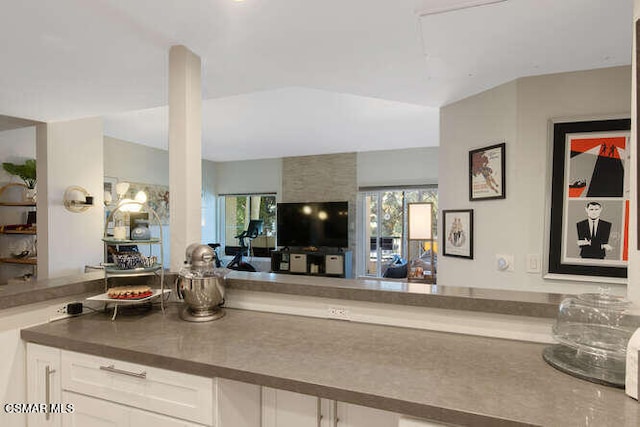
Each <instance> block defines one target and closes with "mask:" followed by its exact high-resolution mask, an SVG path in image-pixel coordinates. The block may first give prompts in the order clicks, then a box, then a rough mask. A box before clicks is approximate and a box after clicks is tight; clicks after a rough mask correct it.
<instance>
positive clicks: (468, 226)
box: [442, 209, 473, 259]
mask: <svg viewBox="0 0 640 427" xmlns="http://www.w3.org/2000/svg"><path fill="white" fill-rule="evenodd" d="M442 236H443V237H444V245H443V249H442V255H444V256H454V257H459V258H468V259H473V209H464V210H443V211H442Z"/></svg>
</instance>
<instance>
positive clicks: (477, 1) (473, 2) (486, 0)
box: [416, 0, 507, 17]
mask: <svg viewBox="0 0 640 427" xmlns="http://www.w3.org/2000/svg"><path fill="white" fill-rule="evenodd" d="M505 1H507V0H470V1H467V2H464V3H458V4H457V5H455V6H451V7H445V8H439V9H438V8H433V9H424V10H419V11H417V12H416V14H417V15H418V16H420V17H423V16H428V15H438V14H440V13H447V12H453V11H456V10H462V9H470V8H472V7H478V6H488V5H490V4H496V3H503V2H505Z"/></svg>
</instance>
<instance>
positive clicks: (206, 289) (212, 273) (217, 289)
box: [176, 244, 226, 322]
mask: <svg viewBox="0 0 640 427" xmlns="http://www.w3.org/2000/svg"><path fill="white" fill-rule="evenodd" d="M186 257H187V264H186V265H185V267H184V268H183V269H182V270H180V273H179V275H178V278H177V279H176V290H177V294H178V296H179V298H181V299H183V300H184V303H185V306H184V308H183V309H182V311H181V312H180V317H181V318H182V319H183V320H187V321H190V322H206V321H210V320H216V319H219V318H221V317H222V316H224V310H223V309H222V308H221V306H222V304H224V281H225V275H226V270H224V269H216V268H214V267H213V266H214V262H215V252H214V251H213V249H211V248H210V247H209V246H207V245H200V244H192V245H189V247H188V248H187V253H186Z"/></svg>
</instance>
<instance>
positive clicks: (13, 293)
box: [0, 271, 640, 323]
mask: <svg viewBox="0 0 640 427" xmlns="http://www.w3.org/2000/svg"><path fill="white" fill-rule="evenodd" d="M175 277H176V274H175V273H168V272H167V273H165V286H166V287H168V288H171V287H172V286H173V283H174V280H175ZM127 280H128V282H131V279H127ZM226 286H227V287H228V288H229V289H239V290H248V291H254V292H271V293H280V294H288V295H301V296H312V297H321V298H335V299H342V300H350V301H367V302H375V303H386V304H397V305H408V306H418V307H431V308H442V309H450V310H462V311H472V312H484V313H494V314H507V315H516V316H529V317H537V318H547V319H553V318H555V317H556V315H557V313H558V305H559V304H560V302H561V301H562V300H563V299H564V298H565V297H566V296H567V295H564V294H554V293H542V292H523V291H512V290H497V289H482V288H469V287H458V286H440V285H431V284H425V283H414V282H407V281H404V280H388V279H387V280H384V279H382V280H377V279H340V278H331V277H317V276H316V277H314V276H301V275H291V274H275V273H249V272H243V271H231V272H230V273H229V276H228V280H227V284H226ZM88 292H95V293H96V294H99V293H102V292H104V272H102V271H98V272H92V273H85V274H78V275H75V276H68V277H61V278H56V279H49V280H38V281H33V282H26V283H20V284H14V285H5V286H0V310H1V309H5V308H11V307H17V306H21V305H27V304H33V303H37V302H42V301H46V300H50V299H54V298H60V297H65V296H66V297H73V296H74V295H79V294H85V293H88ZM639 323H640V321H639Z"/></svg>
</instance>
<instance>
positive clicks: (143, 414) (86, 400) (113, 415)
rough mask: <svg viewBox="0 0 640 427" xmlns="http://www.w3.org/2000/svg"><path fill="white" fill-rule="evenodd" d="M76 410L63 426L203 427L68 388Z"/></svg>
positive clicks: (67, 397)
mask: <svg viewBox="0 0 640 427" xmlns="http://www.w3.org/2000/svg"><path fill="white" fill-rule="evenodd" d="M62 397H63V399H64V400H65V401H69V402H75V403H74V408H75V410H74V411H73V412H72V413H70V414H67V415H65V416H64V418H62V420H63V422H62V427H143V426H153V427H201V426H200V425H199V424H194V423H191V422H188V421H184V420H179V419H176V418H171V417H167V416H165V415H160V414H154V413H152V412H148V411H142V410H140V409H136V408H131V407H128V406H124V405H120V404H117V403H113V402H108V401H106V400H102V399H96V398H93V397H88V396H83V395H81V394H76V393H72V392H68V391H65V392H63V393H62Z"/></svg>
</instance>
